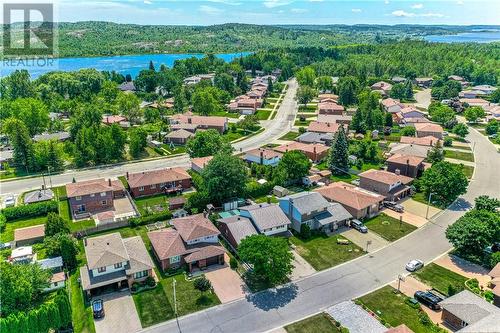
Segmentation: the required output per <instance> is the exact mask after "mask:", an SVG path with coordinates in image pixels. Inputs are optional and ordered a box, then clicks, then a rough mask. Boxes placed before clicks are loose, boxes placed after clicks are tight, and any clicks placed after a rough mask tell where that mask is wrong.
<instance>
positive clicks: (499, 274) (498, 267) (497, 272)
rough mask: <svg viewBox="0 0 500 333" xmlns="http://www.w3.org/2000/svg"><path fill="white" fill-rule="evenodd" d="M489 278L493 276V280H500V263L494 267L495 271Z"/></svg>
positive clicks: (492, 271)
mask: <svg viewBox="0 0 500 333" xmlns="http://www.w3.org/2000/svg"><path fill="white" fill-rule="evenodd" d="M488 275H489V276H491V278H492V279H495V278H499V277H500V262H499V263H497V264H496V265H495V267H493V269H492V270H491V271H490V272H489V273H488Z"/></svg>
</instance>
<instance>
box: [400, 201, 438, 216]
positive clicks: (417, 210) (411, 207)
mask: <svg viewBox="0 0 500 333" xmlns="http://www.w3.org/2000/svg"><path fill="white" fill-rule="evenodd" d="M401 205H403V207H404V208H405V212H408V213H411V214H414V215H417V216H420V217H423V218H425V215H426V213H427V205H426V204H424V203H421V202H418V201H415V200H413V199H411V198H409V199H407V200H405V201H403V202H401ZM439 212H441V209H439V208H436V207H432V206H430V207H429V217H428V218H429V219H432V217H433V216H434V215H436V214H437V213H439ZM403 221H405V220H404V219H403Z"/></svg>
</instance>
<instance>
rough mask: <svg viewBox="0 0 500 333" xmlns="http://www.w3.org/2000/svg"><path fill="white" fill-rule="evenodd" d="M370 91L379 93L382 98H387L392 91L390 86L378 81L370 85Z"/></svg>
mask: <svg viewBox="0 0 500 333" xmlns="http://www.w3.org/2000/svg"><path fill="white" fill-rule="evenodd" d="M370 89H371V90H373V91H376V92H379V93H380V94H381V95H382V96H387V95H389V93H390V92H391V90H392V84H390V83H387V82H384V81H379V82H376V83H374V84H372V85H371V87H370Z"/></svg>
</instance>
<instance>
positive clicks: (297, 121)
mask: <svg viewBox="0 0 500 333" xmlns="http://www.w3.org/2000/svg"><path fill="white" fill-rule="evenodd" d="M311 121H312V120H304V121H301V120H300V119H297V120H295V124H294V125H295V126H309V124H310V123H311Z"/></svg>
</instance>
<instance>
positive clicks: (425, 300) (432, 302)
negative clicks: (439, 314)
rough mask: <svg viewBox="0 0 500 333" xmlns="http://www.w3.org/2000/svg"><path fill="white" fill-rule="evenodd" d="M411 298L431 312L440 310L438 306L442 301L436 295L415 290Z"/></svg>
mask: <svg viewBox="0 0 500 333" xmlns="http://www.w3.org/2000/svg"><path fill="white" fill-rule="evenodd" d="M413 297H414V298H415V299H416V300H417V301H419V302H420V303H422V304H423V305H425V306H427V307H428V308H429V309H431V310H435V311H438V310H441V305H439V302H441V301H442V300H443V299H442V298H441V297H439V296H438V295H436V294H433V293H431V292H429V291H421V290H417V291H416V292H415V294H414V295H413Z"/></svg>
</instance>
